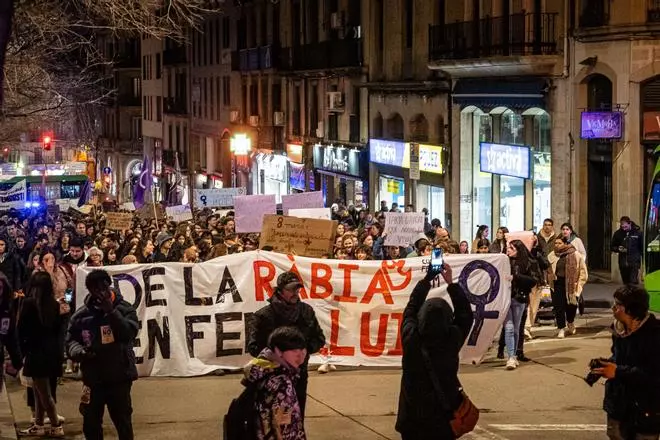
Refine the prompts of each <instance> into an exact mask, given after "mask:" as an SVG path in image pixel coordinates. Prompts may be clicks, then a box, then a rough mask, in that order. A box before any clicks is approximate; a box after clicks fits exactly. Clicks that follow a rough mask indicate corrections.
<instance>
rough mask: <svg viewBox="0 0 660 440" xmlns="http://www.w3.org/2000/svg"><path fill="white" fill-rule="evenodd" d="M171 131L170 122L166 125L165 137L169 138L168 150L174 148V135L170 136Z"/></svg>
mask: <svg viewBox="0 0 660 440" xmlns="http://www.w3.org/2000/svg"><path fill="white" fill-rule="evenodd" d="M172 133H173V128H172V124H169V125H168V126H167V139H168V140H169V144H170V148H169V149H170V150H174V137H173V136H172Z"/></svg>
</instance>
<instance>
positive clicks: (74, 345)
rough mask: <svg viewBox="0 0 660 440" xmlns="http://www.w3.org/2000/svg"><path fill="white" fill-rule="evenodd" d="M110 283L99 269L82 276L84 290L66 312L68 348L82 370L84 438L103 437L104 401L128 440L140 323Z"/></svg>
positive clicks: (130, 438)
mask: <svg viewBox="0 0 660 440" xmlns="http://www.w3.org/2000/svg"><path fill="white" fill-rule="evenodd" d="M111 285H112V280H111V279H110V275H109V274H108V273H107V272H106V271H104V270H100V269H99V270H94V271H92V272H90V273H89V275H87V278H86V279H85V286H86V287H87V290H88V291H89V295H87V297H86V298H85V305H84V306H82V307H81V308H79V309H78V311H77V312H76V313H74V315H73V316H72V317H71V323H70V325H69V330H68V332H67V339H66V348H67V353H68V355H69V357H70V358H71V359H73V360H74V361H78V362H80V368H81V370H82V381H83V385H84V389H83V397H82V398H81V413H82V415H83V433H84V434H85V438H86V439H87V440H102V439H103V412H104V409H105V406H106V405H107V406H108V412H109V413H110V415H111V418H112V422H113V423H114V425H115V428H116V429H117V434H118V438H119V440H133V423H132V418H131V416H132V414H133V407H132V403H131V387H132V385H133V381H135V380H136V379H137V378H138V373H137V368H136V366H135V353H134V351H133V341H135V338H136V337H137V334H138V328H139V324H138V318H137V313H136V312H135V309H134V308H133V306H132V305H131V304H129V303H128V302H126V301H124V299H123V298H122V296H121V295H120V294H119V293H118V292H116V291H115V290H114V289H113V288H111V287H110V286H111Z"/></svg>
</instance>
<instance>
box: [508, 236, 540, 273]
mask: <svg viewBox="0 0 660 440" xmlns="http://www.w3.org/2000/svg"><path fill="white" fill-rule="evenodd" d="M509 246H513V247H514V248H515V250H516V257H515V258H512V259H511V266H512V267H514V266H516V267H517V269H519V270H520V271H521V272H523V273H529V272H530V271H531V269H532V262H533V261H535V260H534V258H533V257H532V254H530V253H529V251H528V250H527V246H525V243H523V242H522V241H520V240H512V241H511V242H509Z"/></svg>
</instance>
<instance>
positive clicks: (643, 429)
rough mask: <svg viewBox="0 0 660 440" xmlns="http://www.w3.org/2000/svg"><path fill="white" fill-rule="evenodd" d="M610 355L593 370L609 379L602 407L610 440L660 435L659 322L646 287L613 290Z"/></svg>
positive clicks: (645, 439)
mask: <svg viewBox="0 0 660 440" xmlns="http://www.w3.org/2000/svg"><path fill="white" fill-rule="evenodd" d="M612 312H613V314H614V319H615V321H614V324H613V326H612V329H613V336H612V356H611V357H610V358H609V359H601V360H600V361H599V364H600V366H599V367H598V368H594V369H592V370H591V372H592V373H594V374H597V375H599V376H602V377H604V378H606V379H607V382H606V384H605V399H604V402H603V409H604V410H605V412H606V413H607V435H608V437H609V438H610V439H611V440H629V439H630V440H657V439H658V438H659V436H660V321H659V320H658V319H657V318H656V317H655V316H654V315H653V314H651V313H649V294H648V293H647V292H646V290H644V288H642V287H638V286H624V287H621V288H619V289H618V290H617V291H616V292H614V306H613V307H612Z"/></svg>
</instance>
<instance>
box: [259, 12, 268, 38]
mask: <svg viewBox="0 0 660 440" xmlns="http://www.w3.org/2000/svg"><path fill="white" fill-rule="evenodd" d="M267 17H268V14H267V11H266V4H265V3H264V5H263V9H262V10H261V17H260V20H261V45H262V46H266V45H267V44H268V18H267Z"/></svg>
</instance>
